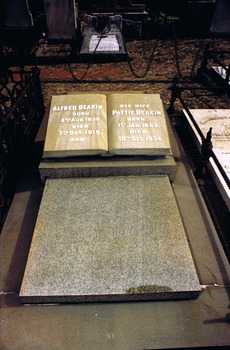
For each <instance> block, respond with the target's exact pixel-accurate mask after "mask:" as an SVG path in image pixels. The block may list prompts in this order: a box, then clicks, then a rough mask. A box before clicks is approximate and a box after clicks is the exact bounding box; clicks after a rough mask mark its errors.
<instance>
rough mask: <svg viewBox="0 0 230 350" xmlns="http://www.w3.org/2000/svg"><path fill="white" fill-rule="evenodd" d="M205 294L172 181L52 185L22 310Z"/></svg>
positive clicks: (144, 179)
mask: <svg viewBox="0 0 230 350" xmlns="http://www.w3.org/2000/svg"><path fill="white" fill-rule="evenodd" d="M199 293H200V285H199V281H198V278H197V274H196V271H195V267H194V264H193V260H192V256H191V253H190V249H189V246H188V242H187V239H186V235H185V232H184V227H183V224H182V222H181V219H180V214H179V211H178V208H177V204H176V201H175V198H174V194H173V191H172V188H171V185H170V182H169V179H168V177H167V176H162V177H159V176H156V177H155V176H141V177H128V176H126V177H107V178H90V179H89V178H87V179H84V178H78V179H76V178H75V179H48V180H47V181H46V184H45V189H44V194H43V198H42V202H41V206H40V211H39V214H38V219H37V223H36V227H35V231H34V235H33V239H32V244H31V248H30V252H29V257H28V261H27V266H26V270H25V274H24V278H23V282H22V286H21V291H20V298H21V300H22V302H24V303H41V302H42V303H46V302H47V303H50V302H54V303H56V302H96V301H100V302H101V301H103V302H106V301H136V300H165V299H185V298H188V299H189V298H196V297H198V295H199Z"/></svg>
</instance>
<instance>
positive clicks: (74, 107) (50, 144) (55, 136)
mask: <svg viewBox="0 0 230 350" xmlns="http://www.w3.org/2000/svg"><path fill="white" fill-rule="evenodd" d="M98 154H99V155H114V154H115V155H147V156H148V155H150V156H167V155H170V154H171V150H170V142H169V136H168V131H167V126H166V120H165V113H164V107H163V103H162V100H161V98H160V95H159V94H122V93H111V94H108V95H104V94H77V95H60V96H53V97H52V102H51V107H50V114H49V120H48V127H47V134H46V140H45V146H44V154H43V158H58V157H70V156H72V157H73V156H86V155H98Z"/></svg>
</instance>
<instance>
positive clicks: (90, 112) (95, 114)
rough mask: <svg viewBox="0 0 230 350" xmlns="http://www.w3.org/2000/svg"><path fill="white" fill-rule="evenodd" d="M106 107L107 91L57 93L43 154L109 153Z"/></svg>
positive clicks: (58, 155)
mask: <svg viewBox="0 0 230 350" xmlns="http://www.w3.org/2000/svg"><path fill="white" fill-rule="evenodd" d="M106 111H107V107H106V96H105V95H103V94H78V95H56V96H53V97H52V101H51V106H50V113H49V120H48V126H47V132H46V139H45V146H44V152H43V158H62V157H71V156H81V155H83V156H85V155H97V154H102V155H103V154H105V153H106V152H107V150H108V139H107V112H106Z"/></svg>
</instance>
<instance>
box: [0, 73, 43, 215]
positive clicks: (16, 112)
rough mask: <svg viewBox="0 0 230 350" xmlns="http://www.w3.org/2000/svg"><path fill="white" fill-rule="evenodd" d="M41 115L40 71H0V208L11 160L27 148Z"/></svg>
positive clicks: (2, 202)
mask: <svg viewBox="0 0 230 350" xmlns="http://www.w3.org/2000/svg"><path fill="white" fill-rule="evenodd" d="M43 115H44V103H43V97H42V91H41V86H40V80H39V69H38V68H33V69H31V70H30V71H26V70H20V71H14V70H4V71H1V72H0V208H3V207H4V206H5V193H4V181H5V180H6V178H7V176H8V172H9V169H12V162H13V160H14V159H16V158H17V159H18V157H19V158H20V155H22V151H24V150H25V149H26V148H27V149H29V147H30V145H31V143H32V142H33V140H34V138H35V135H36V132H37V130H38V127H39V125H40V123H41V120H42V117H43Z"/></svg>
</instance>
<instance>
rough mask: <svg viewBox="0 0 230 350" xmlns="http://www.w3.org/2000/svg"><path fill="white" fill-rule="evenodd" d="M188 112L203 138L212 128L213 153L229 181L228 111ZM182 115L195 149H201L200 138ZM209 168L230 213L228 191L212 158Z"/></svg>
mask: <svg viewBox="0 0 230 350" xmlns="http://www.w3.org/2000/svg"><path fill="white" fill-rule="evenodd" d="M190 112H191V114H192V116H193V117H194V119H195V121H196V122H197V124H198V126H199V128H200V130H201V132H202V134H203V135H204V137H206V135H207V132H208V131H209V129H210V128H212V144H213V152H214V153H215V155H216V157H217V159H218V161H219V162H220V164H221V166H222V168H223V169H224V171H225V173H226V175H227V176H228V178H229V179H230V109H190ZM184 115H185V117H186V119H187V121H188V123H189V126H190V128H191V131H192V136H193V138H194V140H195V142H196V144H197V147H198V148H199V149H201V144H202V141H201V137H200V135H199V134H198V132H197V131H196V129H195V127H194V125H193V124H192V122H191V120H190V118H189V116H188V114H187V113H186V111H184ZM209 168H210V170H211V173H212V175H213V178H214V181H215V182H216V185H217V187H218V188H219V191H220V193H221V195H222V197H223V199H224V201H225V203H226V205H227V207H228V209H229V211H230V189H229V187H228V186H227V184H226V182H225V180H224V179H223V176H222V175H221V173H220V171H219V169H218V167H217V166H216V164H215V162H214V160H213V159H212V158H210V166H209Z"/></svg>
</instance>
